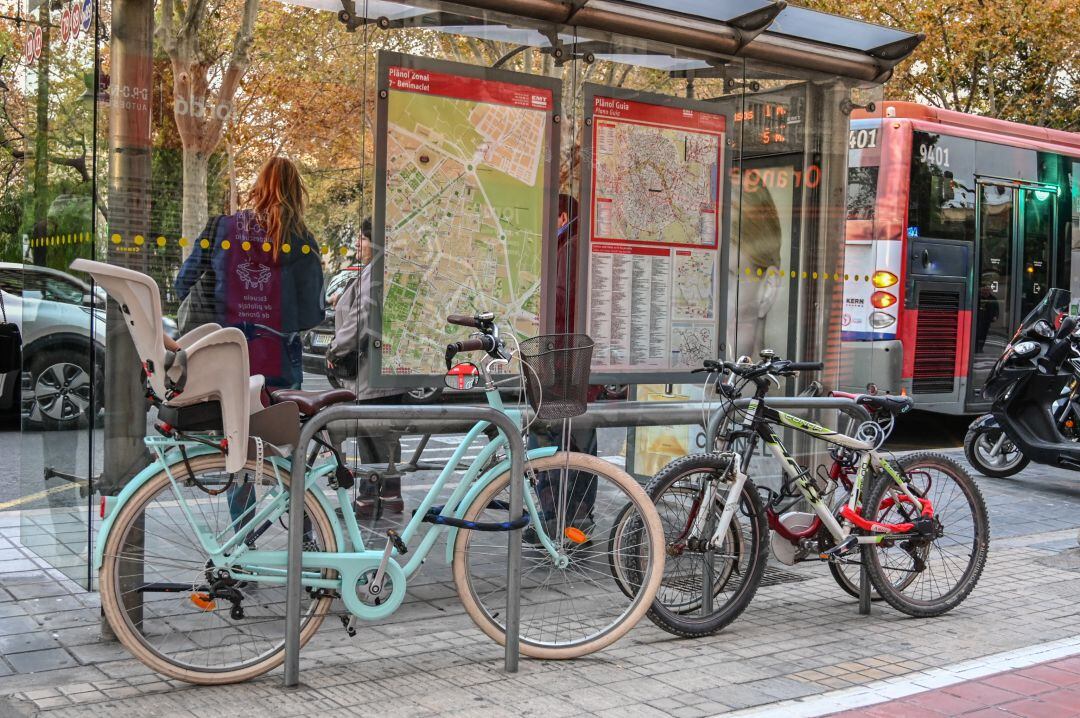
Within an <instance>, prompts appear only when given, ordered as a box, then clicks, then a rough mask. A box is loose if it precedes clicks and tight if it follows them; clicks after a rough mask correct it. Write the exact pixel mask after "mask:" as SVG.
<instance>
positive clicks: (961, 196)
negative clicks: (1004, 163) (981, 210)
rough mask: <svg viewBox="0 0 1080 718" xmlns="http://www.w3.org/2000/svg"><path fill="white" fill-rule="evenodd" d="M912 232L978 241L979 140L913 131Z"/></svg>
mask: <svg viewBox="0 0 1080 718" xmlns="http://www.w3.org/2000/svg"><path fill="white" fill-rule="evenodd" d="M910 192H911V193H910V196H909V199H908V231H909V233H912V234H914V235H916V236H921V237H933V238H936V239H966V240H974V239H975V141H974V140H966V139H962V138H959V137H949V136H948V135H940V134H935V133H930V132H913V133H912V142H911V190H910Z"/></svg>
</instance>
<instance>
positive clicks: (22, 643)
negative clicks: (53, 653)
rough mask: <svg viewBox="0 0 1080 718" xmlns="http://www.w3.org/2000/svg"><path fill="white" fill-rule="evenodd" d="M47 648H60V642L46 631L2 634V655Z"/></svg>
mask: <svg viewBox="0 0 1080 718" xmlns="http://www.w3.org/2000/svg"><path fill="white" fill-rule="evenodd" d="M46 648H60V642H59V641H57V640H56V639H55V638H53V637H52V636H51V635H50V634H49V633H47V632H45V631H41V630H38V631H35V632H33V633H16V634H12V635H8V636H0V655H10V654H12V653H25V652H26V651H40V650H42V649H46Z"/></svg>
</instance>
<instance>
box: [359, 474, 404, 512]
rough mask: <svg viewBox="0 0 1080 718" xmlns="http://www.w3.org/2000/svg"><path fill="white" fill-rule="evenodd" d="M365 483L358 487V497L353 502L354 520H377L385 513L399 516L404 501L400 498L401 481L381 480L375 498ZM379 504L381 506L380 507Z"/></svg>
mask: <svg viewBox="0 0 1080 718" xmlns="http://www.w3.org/2000/svg"><path fill="white" fill-rule="evenodd" d="M369 486H371V483H369V482H366V483H364V484H363V485H362V486H361V487H360V492H359V496H357V498H356V500H355V501H353V511H355V512H356V518H358V519H362V520H370V519H378V518H379V517H380V516H382V514H384V513H386V512H390V513H394V514H400V513H402V512H404V511H405V500H404V499H402V498H401V479H400V478H399V477H394V478H389V479H383V485H382V491H381V492H380V493H379V496H378V497H376V496H375V494H374V492H373V490H372V489H369V488H368V487H369ZM380 504H381V506H380Z"/></svg>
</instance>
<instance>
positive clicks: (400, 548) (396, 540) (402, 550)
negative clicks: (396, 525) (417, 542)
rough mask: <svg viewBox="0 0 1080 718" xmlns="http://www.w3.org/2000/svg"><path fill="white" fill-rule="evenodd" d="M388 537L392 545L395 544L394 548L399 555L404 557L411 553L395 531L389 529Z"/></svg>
mask: <svg viewBox="0 0 1080 718" xmlns="http://www.w3.org/2000/svg"><path fill="white" fill-rule="evenodd" d="M386 537H387V538H388V539H390V543H392V544H394V548H395V549H396V550H397V552H398V554H399V555H401V556H404V555H405V554H407V553H409V547H408V546H406V545H405V542H404V541H402V540H401V536H399V535H398V532H397V531H395V530H394V529H388V530H387V531H386Z"/></svg>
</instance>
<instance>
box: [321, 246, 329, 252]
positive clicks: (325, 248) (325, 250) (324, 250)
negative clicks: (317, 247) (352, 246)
mask: <svg viewBox="0 0 1080 718" xmlns="http://www.w3.org/2000/svg"><path fill="white" fill-rule="evenodd" d="M322 253H323V254H330V248H329V247H323V248H322Z"/></svg>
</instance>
